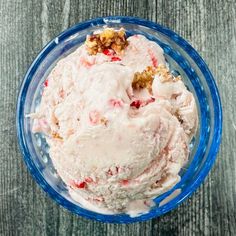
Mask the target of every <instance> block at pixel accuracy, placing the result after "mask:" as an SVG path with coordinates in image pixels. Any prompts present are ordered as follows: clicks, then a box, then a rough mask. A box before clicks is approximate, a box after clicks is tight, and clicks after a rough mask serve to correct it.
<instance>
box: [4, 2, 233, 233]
mask: <svg viewBox="0 0 236 236" xmlns="http://www.w3.org/2000/svg"><path fill="white" fill-rule="evenodd" d="M107 15H130V16H138V17H142V18H146V19H149V20H152V21H155V22H158V23H160V24H163V25H165V26H167V27H169V28H171V29H173V30H174V31H176V32H177V33H179V34H180V35H181V36H183V37H184V38H186V39H187V40H188V41H189V42H190V43H191V44H192V45H193V46H194V47H195V48H196V49H197V50H198V51H199V52H200V54H201V55H202V57H203V58H204V59H205V60H206V62H207V63H208V65H209V68H210V69H211V71H212V73H213V75H214V76H215V79H216V82H217V84H218V87H219V90H220V93H221V98H222V104H223V111H224V129H223V140H222V144H221V149H220V152H219V155H218V159H217V161H216V164H215V166H214V168H213V169H212V171H211V173H210V174H209V176H208V177H207V179H206V180H205V182H204V184H202V185H201V187H200V188H199V189H198V191H197V192H196V193H195V194H194V195H193V196H192V197H191V198H190V199H188V200H187V201H186V202H184V203H183V204H182V205H181V206H179V207H178V208H177V209H176V210H173V211H172V212H170V213H168V214H166V215H165V216H163V217H161V218H157V219H154V220H151V221H147V222H143V223H136V224H130V225H117V224H103V223H99V222H94V221H90V220H87V219H84V218H82V217H78V216H76V215H73V214H71V213H70V212H68V211H67V210H65V209H63V208H62V207H60V206H58V205H57V204H56V203H54V201H52V200H51V199H50V198H49V197H48V196H46V194H45V193H44V192H43V191H42V190H41V189H40V188H39V187H38V186H37V185H36V183H35V182H34V180H33V179H32V177H31V176H30V174H29V172H28V171H27V169H26V167H25V164H24V163H23V161H22V157H21V154H20V152H19V150H18V146H17V140H16V131H15V107H16V99H17V92H18V89H19V86H20V83H21V81H22V78H23V75H24V74H25V72H26V70H27V68H28V67H29V65H30V63H31V62H32V60H33V59H34V58H35V56H36V55H37V53H38V52H39V51H40V50H41V48H42V47H43V46H44V45H45V44H46V43H47V42H48V41H49V40H50V39H52V38H53V37H55V36H56V35H57V34H58V33H60V32H61V31H62V30H64V29H66V28H67V27H69V26H72V25H74V24H75V23H78V22H81V21H84V20H87V19H91V18H94V17H98V16H107ZM235 65H236V1H235V0H231V1H230V0H225V1H221V0H199V1H198V0H192V1H188V0H174V1H172V0H169V1H164V0H139V1H135V0H121V1H119V0H115V1H106V0H100V1H92V0H81V1H77V0H58V1H53V0H42V1H37V0H28V1H24V0H15V1H14V0H7V1H4V0H0V91H1V92H0V112H1V115H0V150H1V152H0V235H24V236H25V235H42V236H43V235H109V236H110V235H114V236H115V235H131V236H136V235H181V236H182V235H183V236H184V235H220V236H221V235H236V210H235V209H236V181H235V180H236V148H235V147H236V120H235V115H236V109H235V104H236V93H235V91H236V85H235V84H236V83H235V79H236V77H235V75H236V66H235Z"/></svg>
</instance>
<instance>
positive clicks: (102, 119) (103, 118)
mask: <svg viewBox="0 0 236 236" xmlns="http://www.w3.org/2000/svg"><path fill="white" fill-rule="evenodd" d="M100 122H101V124H103V125H105V126H107V123H108V119H107V118H106V117H102V118H101V120H100Z"/></svg>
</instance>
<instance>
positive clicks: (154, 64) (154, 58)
mask: <svg viewBox="0 0 236 236" xmlns="http://www.w3.org/2000/svg"><path fill="white" fill-rule="evenodd" d="M148 53H149V55H150V57H151V60H152V65H153V66H154V67H157V66H158V61H157V58H156V57H155V55H154V53H153V51H151V50H148Z"/></svg>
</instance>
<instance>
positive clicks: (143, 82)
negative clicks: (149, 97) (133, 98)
mask: <svg viewBox="0 0 236 236" xmlns="http://www.w3.org/2000/svg"><path fill="white" fill-rule="evenodd" d="M155 75H158V76H159V77H160V80H161V82H162V83H164V82H171V81H172V82H176V81H178V80H181V77H180V76H178V77H174V76H173V75H172V74H171V72H170V71H169V70H168V68H167V67H166V66H165V65H159V66H158V67H157V68H154V67H152V66H148V67H147V68H146V69H145V70H144V71H142V72H136V73H135V74H134V78H133V81H132V87H133V89H137V90H138V89H143V88H147V89H148V91H149V93H150V94H152V82H153V80H154V77H155Z"/></svg>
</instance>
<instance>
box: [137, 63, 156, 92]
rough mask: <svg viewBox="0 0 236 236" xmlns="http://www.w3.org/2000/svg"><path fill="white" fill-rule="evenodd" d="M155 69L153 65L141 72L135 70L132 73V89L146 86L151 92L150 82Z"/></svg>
mask: <svg viewBox="0 0 236 236" xmlns="http://www.w3.org/2000/svg"><path fill="white" fill-rule="evenodd" d="M154 75H155V70H154V68H153V67H151V66H148V67H147V68H146V69H145V70H144V71H142V72H136V73H135V74H134V79H133V82H132V87H133V89H137V90H138V89H142V88H147V89H148V91H149V92H150V93H152V82H153V79H154Z"/></svg>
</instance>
